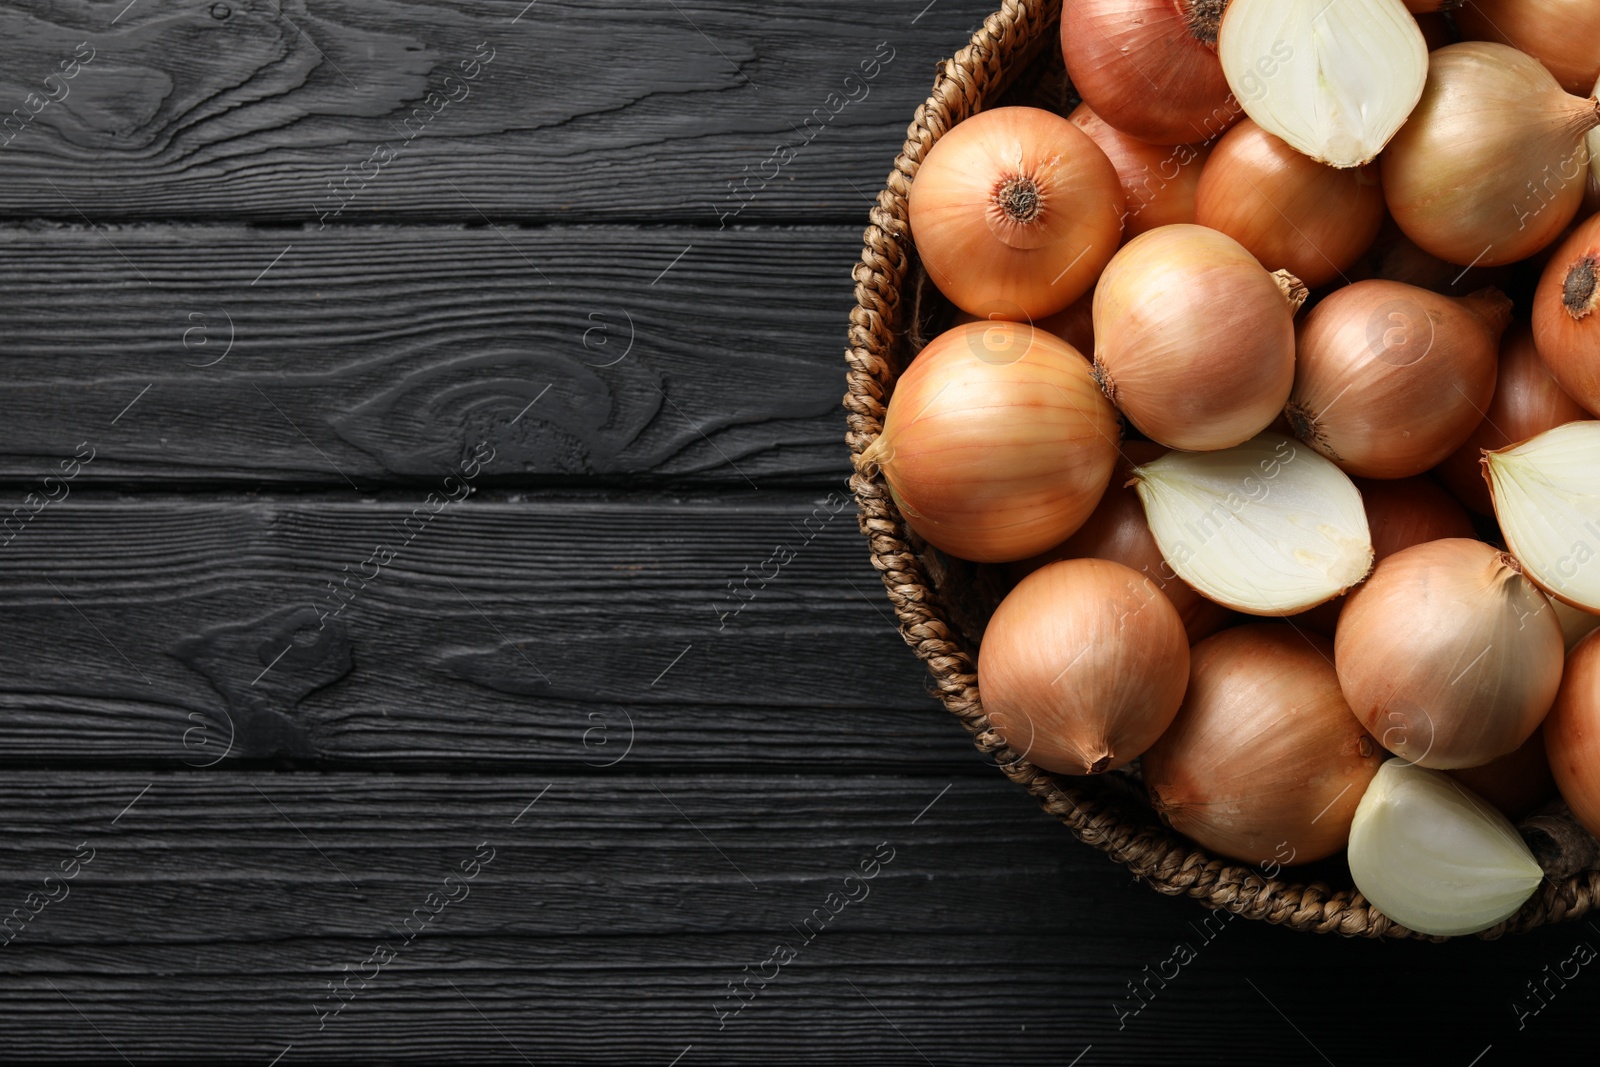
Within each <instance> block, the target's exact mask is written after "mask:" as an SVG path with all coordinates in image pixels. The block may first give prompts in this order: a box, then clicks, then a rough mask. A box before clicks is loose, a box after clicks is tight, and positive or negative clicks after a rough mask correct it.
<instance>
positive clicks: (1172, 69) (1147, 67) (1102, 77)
mask: <svg viewBox="0 0 1600 1067" xmlns="http://www.w3.org/2000/svg"><path fill="white" fill-rule="evenodd" d="M1224 6H1226V5H1225V4H1224V3H1222V2H1219V0H1066V3H1065V4H1064V5H1063V6H1062V10H1061V52H1062V57H1063V58H1064V59H1065V60H1066V64H1067V75H1068V76H1069V77H1070V78H1071V79H1072V86H1073V88H1075V89H1076V90H1077V91H1078V93H1079V94H1080V95H1081V96H1082V97H1083V100H1084V103H1086V104H1088V105H1089V107H1090V108H1092V109H1093V110H1094V113H1095V114H1097V115H1099V116H1100V117H1101V118H1102V119H1104V120H1105V121H1106V122H1108V123H1110V124H1111V125H1112V126H1114V127H1116V128H1117V129H1118V130H1121V131H1122V132H1123V133H1126V134H1128V135H1129V136H1131V137H1137V138H1138V139H1139V140H1141V141H1149V142H1150V143H1151V144H1158V145H1171V144H1196V143H1204V142H1206V141H1210V140H1212V139H1214V138H1216V137H1218V136H1220V135H1221V134H1222V133H1223V132H1224V131H1226V130H1227V129H1228V127H1230V126H1232V125H1233V124H1234V123H1235V122H1236V121H1238V118H1239V116H1240V115H1241V114H1242V112H1241V111H1240V109H1239V105H1238V103H1237V102H1236V101H1235V100H1234V99H1233V97H1232V94H1230V93H1229V91H1228V81H1227V79H1226V78H1224V77H1223V76H1222V66H1221V64H1220V63H1218V62H1217V52H1216V40H1217V37H1216V34H1217V21H1218V20H1219V19H1220V18H1221V16H1222V9H1223V7H1224Z"/></svg>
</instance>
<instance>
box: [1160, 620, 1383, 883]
mask: <svg viewBox="0 0 1600 1067" xmlns="http://www.w3.org/2000/svg"><path fill="white" fill-rule="evenodd" d="M1332 654H1333V648H1332V646H1331V645H1330V644H1329V643H1328V642H1327V641H1326V640H1325V639H1323V638H1321V637H1319V636H1316V635H1312V634H1302V633H1297V632H1296V631H1295V630H1294V628H1293V627H1291V626H1287V625H1284V624H1281V623H1255V624H1252V625H1248V626H1239V627H1235V628H1234V629H1231V630H1224V631H1223V632H1222V633H1219V634H1217V635H1215V636H1213V637H1209V638H1207V639H1206V640H1204V641H1202V642H1200V643H1199V644H1198V645H1196V646H1195V647H1194V649H1193V652H1192V654H1191V660H1190V665H1189V690H1188V693H1187V694H1186V695H1185V697H1184V701H1183V707H1182V708H1181V709H1180V710H1179V712H1178V716H1177V718H1176V719H1174V720H1173V723H1172V726H1171V727H1170V728H1169V729H1168V730H1167V732H1166V733H1165V734H1163V735H1162V736H1161V740H1159V741H1157V742H1156V743H1155V744H1154V745H1152V746H1151V747H1150V750H1149V751H1148V752H1146V753H1145V755H1144V761H1143V768H1144V781H1145V786H1146V788H1147V789H1149V791H1150V797H1151V801H1152V803H1153V805H1154V807H1155V809H1156V811H1157V812H1158V813H1160V815H1161V818H1162V820H1163V821H1165V822H1166V823H1167V824H1168V825H1169V826H1171V827H1172V828H1173V829H1175V830H1177V831H1179V832H1181V833H1183V834H1185V835H1187V836H1189V837H1191V838H1193V839H1194V840H1195V841H1197V842H1199V843H1200V844H1201V845H1203V846H1204V847H1206V848H1207V849H1210V850H1211V851H1213V852H1217V853H1220V854H1222V855H1224V856H1229V857H1232V858H1233V859H1237V860H1243V861H1245V862H1247V863H1252V864H1265V863H1268V862H1275V863H1277V864H1279V865H1288V864H1292V863H1308V862H1311V861H1312V860H1318V859H1322V858H1324V857H1327V856H1331V855H1333V854H1334V853H1335V852H1338V851H1339V850H1340V849H1342V848H1344V846H1345V842H1346V841H1347V840H1348V838H1349V835H1350V820H1351V818H1352V817H1353V816H1354V815H1355V810H1356V805H1357V804H1359V803H1360V801H1361V795H1362V793H1364V792H1365V791H1366V787H1367V783H1368V782H1370V781H1371V780H1372V777H1373V775H1375V774H1376V773H1377V771H1378V767H1379V766H1380V765H1381V764H1382V762H1383V759H1384V754H1383V752H1382V751H1381V750H1380V749H1379V748H1378V745H1377V744H1376V743H1375V742H1374V741H1373V740H1372V738H1371V737H1369V736H1368V734H1367V732H1366V730H1364V729H1362V727H1361V724H1360V723H1359V722H1357V721H1356V719H1355V716H1354V715H1352V714H1351V712H1350V708H1349V706H1348V705H1347V704H1346V703H1345V700H1344V696H1343V695H1342V694H1341V693H1340V690H1339V680H1338V678H1337V676H1336V675H1335V674H1334V670H1333V664H1332V662H1331V660H1332Z"/></svg>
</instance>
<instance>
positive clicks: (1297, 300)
mask: <svg viewBox="0 0 1600 1067" xmlns="http://www.w3.org/2000/svg"><path fill="white" fill-rule="evenodd" d="M1272 280H1273V281H1274V282H1276V283H1277V285H1278V292H1280V293H1282V294H1283V299H1284V300H1286V301H1287V302H1288V304H1289V314H1291V315H1293V314H1295V313H1297V312H1298V311H1299V310H1300V308H1301V307H1302V306H1303V305H1304V304H1305V302H1306V298H1307V297H1309V296H1310V295H1311V290H1310V289H1307V288H1306V286H1305V283H1304V282H1302V281H1301V280H1300V279H1299V278H1296V277H1295V276H1294V275H1293V274H1290V273H1289V272H1288V271H1286V270H1279V271H1273V272H1272Z"/></svg>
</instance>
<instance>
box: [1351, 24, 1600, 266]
mask: <svg viewBox="0 0 1600 1067" xmlns="http://www.w3.org/2000/svg"><path fill="white" fill-rule="evenodd" d="M1596 126H1600V104H1597V103H1596V101H1595V100H1594V99H1593V98H1592V97H1591V98H1589V99H1584V98H1583V97H1578V96H1573V95H1571V94H1569V93H1567V92H1566V91H1564V90H1563V89H1562V88H1561V86H1560V84H1558V83H1557V82H1556V79H1555V78H1554V77H1553V76H1552V75H1551V74H1550V72H1549V71H1547V70H1546V69H1545V68H1544V67H1542V66H1540V64H1539V61H1538V60H1536V59H1533V58H1531V57H1529V56H1526V55H1523V54H1522V53H1521V52H1518V51H1517V50H1516V49H1514V48H1508V47H1506V46H1505V45H1501V44H1492V43H1488V42H1483V41H1464V42H1462V43H1461V44H1453V45H1447V46H1446V47H1444V48H1441V49H1439V50H1438V51H1436V52H1433V53H1431V54H1430V58H1429V64H1428V81H1427V85H1426V86H1425V87H1424V89H1423V92H1422V100H1421V102H1420V103H1418V104H1417V107H1416V110H1414V111H1413V112H1412V113H1411V117H1410V118H1409V119H1408V120H1407V121H1406V124H1405V125H1404V126H1403V127H1401V129H1400V132H1399V133H1397V134H1396V135H1395V137H1394V140H1392V141H1390V142H1389V147H1388V149H1387V150H1385V152H1384V153H1383V158H1382V169H1383V192H1384V198H1385V199H1386V200H1387V202H1388V204H1389V212H1390V213H1391V214H1392V215H1393V216H1394V220H1395V221H1396V222H1398V223H1399V224H1400V228H1401V229H1402V230H1404V231H1405V232H1406V236H1408V237H1410V238H1411V239H1412V240H1413V241H1415V242H1417V244H1419V245H1421V246H1422V247H1423V248H1424V249H1425V250H1427V251H1428V252H1431V253H1433V254H1434V255H1436V256H1438V257H1439V258H1441V259H1446V260H1449V261H1450V262H1451V263H1459V264H1461V265H1462V266H1466V265H1468V264H1474V265H1485V266H1493V265H1495V264H1499V263H1513V262H1515V261H1517V260H1519V259H1526V258H1527V257H1528V256H1531V255H1533V254H1534V253H1535V252H1537V251H1539V250H1540V249H1541V248H1544V247H1545V246H1546V245H1548V244H1549V243H1550V242H1551V241H1553V240H1555V239H1556V237H1557V236H1558V235H1559V234H1560V233H1561V231H1562V230H1564V229H1566V227H1567V224H1568V223H1570V222H1571V221H1572V218H1573V216H1574V215H1576V214H1577V212H1578V205H1579V204H1580V202H1581V201H1582V200H1583V190H1584V175H1583V168H1584V162H1585V160H1586V159H1587V152H1586V149H1585V148H1584V143H1583V138H1584V134H1585V133H1587V132H1588V131H1589V130H1591V129H1594V128H1595V127H1596Z"/></svg>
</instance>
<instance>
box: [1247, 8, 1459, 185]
mask: <svg viewBox="0 0 1600 1067" xmlns="http://www.w3.org/2000/svg"><path fill="white" fill-rule="evenodd" d="M1217 56H1218V58H1219V59H1220V60H1221V61H1222V72H1223V73H1224V74H1225V75H1227V78H1228V87H1229V88H1230V89H1232V90H1233V93H1234V95H1235V96H1236V97H1238V98H1239V103H1240V104H1241V105H1243V107H1244V110H1245V113H1246V114H1247V115H1249V116H1250V117H1251V118H1252V119H1254V120H1255V121H1256V122H1258V123H1260V124H1261V126H1262V127H1263V128H1264V129H1266V130H1268V131H1269V132H1271V133H1274V134H1277V135H1278V136H1279V137H1281V138H1283V139H1284V140H1285V141H1288V142H1289V144H1291V145H1293V146H1294V147H1295V148H1296V149H1298V150H1299V151H1301V152H1304V153H1305V154H1306V155H1308V156H1310V157H1311V158H1312V159H1315V160H1317V161H1319V162H1322V163H1327V164H1329V165H1330V166H1334V167H1359V166H1363V165H1365V164H1367V163H1371V162H1372V161H1373V160H1374V159H1376V158H1377V156H1378V153H1379V152H1381V151H1383V146H1384V145H1386V144H1388V143H1389V139H1390V138H1391V137H1393V136H1394V135H1395V131H1397V130H1398V129H1400V127H1401V125H1402V124H1403V123H1404V122H1405V121H1406V117H1407V116H1408V115H1410V114H1411V109H1412V108H1414V107H1416V105H1417V101H1418V100H1419V99H1421V97H1422V87H1423V84H1424V83H1425V81H1426V80H1427V75H1428V44H1427V42H1426V41H1425V40H1423V37H1422V29H1421V27H1419V26H1418V25H1417V20H1416V19H1415V18H1413V17H1412V16H1411V13H1410V12H1409V11H1407V10H1406V6H1405V4H1403V3H1402V2H1401V0H1338V2H1337V3H1334V2H1330V0H1232V2H1231V3H1230V4H1229V5H1228V10H1227V13H1226V14H1224V15H1223V17H1222V28H1221V30H1220V32H1219V33H1218V35H1217Z"/></svg>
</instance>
